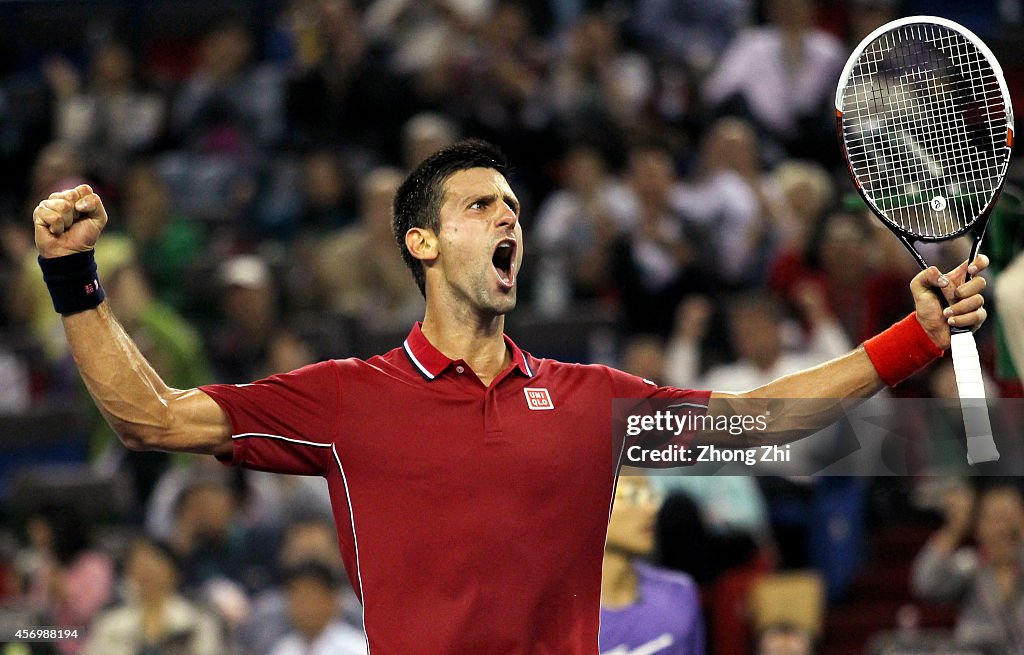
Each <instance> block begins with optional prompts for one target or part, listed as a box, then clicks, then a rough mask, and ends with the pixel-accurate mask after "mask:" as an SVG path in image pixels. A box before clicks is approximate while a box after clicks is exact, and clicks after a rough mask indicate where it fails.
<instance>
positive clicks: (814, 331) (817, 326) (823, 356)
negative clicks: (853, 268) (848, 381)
mask: <svg viewBox="0 0 1024 655" xmlns="http://www.w3.org/2000/svg"><path fill="white" fill-rule="evenodd" d="M794 299H795V300H796V303H797V305H798V306H799V307H800V314H801V316H803V318H804V320H805V321H806V323H807V325H808V326H809V327H810V335H809V339H808V341H807V354H808V355H809V356H810V357H813V358H815V359H816V360H817V361H825V360H827V359H832V358H833V357H839V356H840V355H842V354H843V353H845V352H847V351H849V350H850V347H851V344H850V340H849V339H848V338H847V337H846V333H845V332H844V331H843V327H842V326H841V325H840V324H839V321H838V320H836V317H835V315H834V314H833V313H832V309H831V308H830V307H829V304H828V299H827V298H825V293H824V291H823V290H822V288H821V287H820V286H818V285H817V284H815V283H813V282H805V283H803V284H801V285H800V286H799V287H798V288H797V289H795V291H794Z"/></svg>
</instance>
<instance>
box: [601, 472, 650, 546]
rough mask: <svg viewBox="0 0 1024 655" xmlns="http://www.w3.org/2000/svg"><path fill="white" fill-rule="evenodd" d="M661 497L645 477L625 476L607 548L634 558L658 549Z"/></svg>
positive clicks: (614, 511) (620, 483) (622, 478)
mask: <svg viewBox="0 0 1024 655" xmlns="http://www.w3.org/2000/svg"><path fill="white" fill-rule="evenodd" d="M660 503H661V498H660V496H659V495H658V494H657V492H655V490H654V489H652V488H651V483H650V482H649V481H648V480H647V478H645V477H642V476H621V477H620V478H619V482H618V484H617V485H616V487H615V504H614V505H613V506H612V515H611V519H610V520H609V521H608V541H607V544H606V546H605V547H606V548H607V549H608V550H611V551H617V552H620V553H624V554H626V555H630V556H644V555H649V554H650V553H651V551H652V550H654V527H655V525H654V524H655V519H656V518H657V514H658V506H659V505H660Z"/></svg>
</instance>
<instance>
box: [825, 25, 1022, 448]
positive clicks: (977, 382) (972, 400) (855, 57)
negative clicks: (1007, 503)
mask: <svg viewBox="0 0 1024 655" xmlns="http://www.w3.org/2000/svg"><path fill="white" fill-rule="evenodd" d="M916 24H921V25H939V26H942V27H945V28H947V29H949V30H952V31H954V32H957V33H958V34H960V35H961V36H963V37H964V38H965V39H967V40H968V41H970V42H971V43H972V44H974V46H975V47H976V48H977V49H978V51H979V52H980V53H981V55H982V56H983V57H985V59H986V60H987V62H988V63H989V65H991V67H992V71H993V73H994V74H995V77H996V80H997V81H998V83H999V90H1000V92H1001V93H1002V96H1003V101H1004V102H1003V104H1004V106H1005V112H1006V142H1005V147H1006V149H1007V155H1006V158H1005V160H1004V161H1003V168H1002V170H1001V171H1000V173H999V176H1000V179H999V184H998V186H997V188H996V189H995V191H994V192H993V193H992V197H991V198H989V200H988V202H987V203H986V204H985V206H984V207H982V208H981V210H980V211H979V212H978V216H977V217H976V218H975V219H974V221H972V222H971V223H969V224H968V225H966V226H964V227H963V228H961V229H959V230H957V231H956V232H952V233H949V234H945V235H942V236H920V235H917V234H914V233H912V232H910V231H909V230H906V229H904V228H902V227H900V226H899V225H897V224H896V222H895V221H893V220H892V219H890V218H889V217H888V216H887V215H886V214H885V212H884V211H882V209H881V208H879V207H878V206H877V205H876V203H875V202H874V201H873V200H872V199H871V198H870V197H869V196H868V194H867V192H866V191H865V190H864V188H863V186H862V185H861V182H860V180H859V179H858V177H857V175H856V174H855V173H854V170H853V164H852V163H851V161H850V153H849V151H848V149H847V144H846V138H845V133H844V130H843V100H844V94H845V91H846V88H847V83H848V82H849V79H850V76H851V75H852V73H853V69H854V67H855V66H856V65H857V63H858V62H859V61H860V58H861V56H862V55H863V53H864V51H865V50H866V49H867V48H868V46H870V45H871V44H872V43H874V42H875V41H876V40H877V39H878V38H879V37H881V36H882V35H884V34H886V33H888V32H891V31H894V30H897V29H900V28H902V27H906V26H908V25H916ZM835 112H836V113H835V121H836V135H837V137H838V138H839V143H840V147H841V149H842V151H843V158H844V159H845V160H846V165H847V169H848V170H849V173H850V179H852V180H853V183H854V186H855V187H856V188H857V193H858V194H860V197H861V198H862V199H863V200H864V203H865V204H866V205H867V206H868V208H869V209H870V210H871V211H872V213H874V214H875V215H876V216H877V217H878V218H879V220H881V222H882V224H883V225H885V226H886V227H887V228H889V231H890V232H892V233H893V234H895V235H896V237H897V238H898V239H899V240H900V242H901V243H902V244H903V245H904V246H905V247H906V249H907V250H908V251H909V252H910V254H911V255H913V257H914V259H915V260H916V261H917V263H918V264H919V265H920V266H921V269H922V270H924V269H927V268H928V263H927V262H925V260H924V258H923V257H922V256H921V254H920V253H919V252H918V251H917V249H916V248H915V247H914V244H915V243H930V242H931V243H934V242H940V241H948V240H951V239H956V238H958V237H960V236H963V235H965V234H967V233H968V232H970V233H971V235H972V239H973V243H972V244H971V253H970V257H969V258H968V261H969V262H973V261H974V259H975V258H976V257H977V256H978V252H979V250H980V249H981V241H982V239H983V238H984V236H985V229H986V228H987V227H988V219H989V215H990V214H991V212H992V209H993V207H995V203H996V200H998V199H999V195H1000V194H1001V193H1002V190H1003V186H1004V184H1005V182H1006V172H1007V169H1008V168H1009V165H1010V157H1011V156H1012V154H1013V145H1014V143H1013V142H1014V121H1013V104H1012V102H1011V99H1010V92H1009V88H1008V87H1007V85H1006V80H1005V78H1004V75H1003V69H1002V66H1000V65H999V61H998V60H997V59H996V57H995V55H994V54H993V53H992V50H990V49H989V47H988V46H987V45H985V43H984V42H982V40H981V39H980V38H978V36H977V35H976V34H974V33H973V32H971V31H970V30H969V29H967V28H966V27H964V26H963V25H960V24H958V23H955V22H953V21H951V20H948V19H945V18H941V17H939V16H908V17H906V18H901V19H897V20H894V21H891V22H888V23H886V24H885V25H882V26H880V27H879V28H877V29H875V30H874V31H873V32H871V33H870V34H868V35H867V36H866V37H864V39H863V40H861V42H860V43H859V44H858V45H857V47H856V49H854V51H853V53H852V54H851V55H850V57H849V59H847V62H846V66H845V67H844V68H843V72H842V75H841V76H840V78H839V84H838V85H837V86H836V97H835ZM968 279H970V274H969V273H968V274H967V275H966V276H965V281H966V280H968ZM937 295H938V296H939V298H940V299H941V300H942V302H943V303H945V304H947V305H948V303H947V302H946V298H945V295H944V294H942V293H937ZM950 333H951V337H952V342H953V343H951V347H952V349H953V359H954V368H955V369H956V372H957V386H958V389H959V390H960V402H961V407H962V409H963V413H964V427H965V430H966V431H967V461H968V463H970V464H972V465H973V464H977V463H980V462H989V461H995V460H997V459H999V452H998V451H997V450H996V446H995V442H994V441H993V440H992V431H991V426H990V425H989V420H988V411H987V408H986V407H985V405H984V385H983V382H982V379H981V370H980V367H979V366H978V361H977V348H976V345H975V342H974V335H973V334H972V333H971V330H970V329H969V328H951V329H950ZM958 355H959V357H958ZM961 360H962V361H961ZM961 369H963V375H962V373H961ZM975 369H976V370H975ZM961 377H963V378H965V379H963V380H962V379H961ZM967 378H970V379H967ZM968 385H973V386H974V388H975V389H978V388H980V389H979V390H978V391H976V392H975V393H972V394H971V395H970V396H966V395H965V393H964V388H965V386H968ZM979 403H980V405H979Z"/></svg>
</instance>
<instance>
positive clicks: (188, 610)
mask: <svg viewBox="0 0 1024 655" xmlns="http://www.w3.org/2000/svg"><path fill="white" fill-rule="evenodd" d="M179 579H180V567H179V563H178V559H177V557H176V556H175V555H174V553H173V551H171V549H170V548H169V547H168V546H166V545H165V544H163V543H162V542H159V541H153V540H151V539H148V538H145V537H139V538H137V539H136V540H135V541H134V542H133V543H132V545H131V547H130V548H129V550H128V555H127V562H126V564H125V588H126V594H125V595H126V598H125V600H124V602H123V603H122V604H121V605H117V606H115V607H113V608H112V609H110V610H108V611H106V612H104V613H103V614H101V615H100V616H99V617H97V619H96V621H95V623H94V624H93V626H92V629H91V630H90V634H89V638H88V640H87V641H86V644H85V650H84V653H85V655H157V654H160V655H164V654H169V653H174V654H175V655H179V654H180V655H224V654H225V653H226V652H227V651H226V648H225V644H224V641H223V638H222V636H221V628H220V626H219V625H218V624H217V621H216V619H214V618H213V614H212V613H211V612H208V611H206V610H204V609H203V608H201V607H199V606H197V605H195V604H193V603H191V602H189V601H187V600H185V598H183V597H182V596H181V595H179V593H178V581H179Z"/></svg>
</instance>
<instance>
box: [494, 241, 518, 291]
mask: <svg viewBox="0 0 1024 655" xmlns="http://www.w3.org/2000/svg"><path fill="white" fill-rule="evenodd" d="M515 255H516V240H515V239H511V238H506V239H502V240H501V241H499V242H498V245H497V246H496V247H495V248H494V254H493V255H491V263H492V264H494V272H495V273H497V275H498V282H499V283H500V284H501V286H502V287H504V288H505V289H511V288H512V287H513V286H514V285H515V281H516V271H515Z"/></svg>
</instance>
